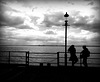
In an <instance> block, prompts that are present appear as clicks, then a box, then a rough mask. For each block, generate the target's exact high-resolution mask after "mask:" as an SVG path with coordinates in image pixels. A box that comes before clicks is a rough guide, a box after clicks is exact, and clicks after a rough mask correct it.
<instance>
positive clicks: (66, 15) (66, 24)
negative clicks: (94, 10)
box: [64, 12, 69, 66]
mask: <svg viewBox="0 0 100 82" xmlns="http://www.w3.org/2000/svg"><path fill="white" fill-rule="evenodd" d="M64 17H65V18H66V20H65V66H67V26H68V23H67V22H68V21H67V17H69V15H68V14H67V12H66V14H65V15H64Z"/></svg>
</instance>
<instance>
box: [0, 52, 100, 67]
mask: <svg viewBox="0 0 100 82" xmlns="http://www.w3.org/2000/svg"><path fill="white" fill-rule="evenodd" d="M2 52H8V55H5V56H0V57H1V58H0V61H1V60H3V58H4V59H5V58H8V64H11V59H12V57H15V58H16V57H19V58H20V57H22V58H24V59H25V60H23V61H25V62H26V63H25V65H29V64H30V63H32V61H30V60H31V59H35V60H36V59H41V60H43V59H47V60H48V59H49V60H48V61H46V62H44V61H38V60H37V61H34V62H33V63H35V62H38V63H51V64H55V63H56V65H57V66H60V64H61V63H62V61H60V60H61V59H60V58H64V57H60V53H64V52H57V53H55V52H29V51H0V53H2ZM16 52H17V53H20V54H21V53H24V55H22V56H21V55H12V53H16ZM67 53H68V52H67ZM79 53H80V52H77V54H79ZM91 54H100V53H91ZM68 58H69V57H68ZM78 58H79V57H78ZM79 59H80V58H79ZM88 59H95V60H99V59H100V58H93V57H91V58H88ZM23 61H22V62H23ZM54 61H55V62H54ZM80 61H81V60H80ZM63 63H64V62H63ZM68 63H70V62H68ZM70 64H71V63H70ZM77 64H80V66H81V63H79V62H78V63H77ZM89 64H95V65H96V64H98V65H99V66H100V64H99V63H90V62H89Z"/></svg>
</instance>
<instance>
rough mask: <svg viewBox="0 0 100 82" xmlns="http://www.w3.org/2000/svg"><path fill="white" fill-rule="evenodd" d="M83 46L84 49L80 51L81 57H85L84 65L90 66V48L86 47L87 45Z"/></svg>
mask: <svg viewBox="0 0 100 82" xmlns="http://www.w3.org/2000/svg"><path fill="white" fill-rule="evenodd" d="M82 47H83V50H82V52H81V53H80V58H81V59H82V58H83V64H84V66H85V67H88V65H87V57H89V56H90V51H89V50H88V48H86V46H82Z"/></svg>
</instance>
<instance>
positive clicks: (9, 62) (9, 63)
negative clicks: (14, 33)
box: [8, 51, 10, 64]
mask: <svg viewBox="0 0 100 82" xmlns="http://www.w3.org/2000/svg"><path fill="white" fill-rule="evenodd" d="M8 63H9V64H10V51H9V59H8Z"/></svg>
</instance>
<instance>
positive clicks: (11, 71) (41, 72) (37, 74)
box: [0, 65, 100, 82]
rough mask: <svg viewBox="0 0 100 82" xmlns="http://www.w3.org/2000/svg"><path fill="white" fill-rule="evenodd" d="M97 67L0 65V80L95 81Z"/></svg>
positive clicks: (96, 78) (97, 72)
mask: <svg viewBox="0 0 100 82" xmlns="http://www.w3.org/2000/svg"><path fill="white" fill-rule="evenodd" d="M99 74H100V68H98V67H88V68H84V67H69V66H68V67H64V66H63V67H62V66H61V67H47V66H43V67H41V66H29V67H25V66H7V65H5V66H1V67H0V80H1V81H2V82H4V81H13V82H16V81H17V82H23V81H27V82H38V81H39V82H40V81H41V82H52V81H55V82H57V81H58V82H60V81H62V82H96V81H99V80H100V79H99Z"/></svg>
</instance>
